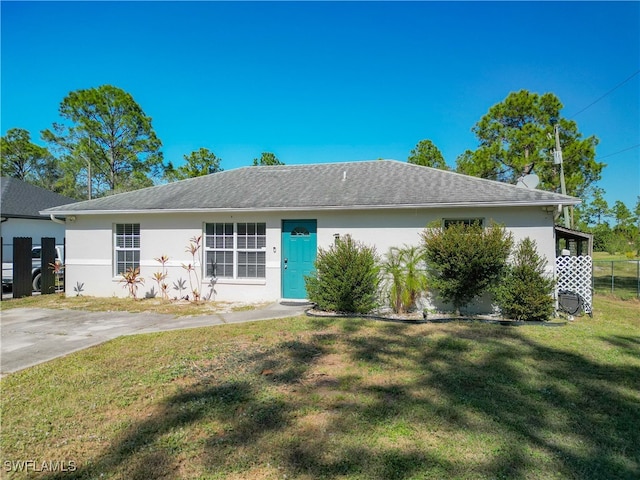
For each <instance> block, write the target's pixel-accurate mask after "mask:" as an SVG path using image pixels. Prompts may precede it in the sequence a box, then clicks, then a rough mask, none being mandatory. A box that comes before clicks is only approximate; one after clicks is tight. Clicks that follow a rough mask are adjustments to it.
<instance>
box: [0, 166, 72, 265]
mask: <svg viewBox="0 0 640 480" xmlns="http://www.w3.org/2000/svg"><path fill="white" fill-rule="evenodd" d="M75 201H76V200H74V199H73V198H70V197H65V196H63V195H59V194H57V193H54V192H50V191H49V190H45V189H44V188H40V187H36V186H35V185H31V184H30V183H26V182H23V181H22V180H18V179H17V178H10V177H0V220H1V221H2V223H0V233H1V235H2V261H3V262H12V261H13V237H31V238H32V239H33V240H32V241H33V245H40V239H41V238H42V237H53V238H55V239H56V244H62V243H63V242H64V233H65V226H64V224H60V223H56V222H54V221H52V220H51V218H50V216H49V215H41V214H40V211H41V210H44V209H46V208H51V207H56V206H58V205H64V204H69V203H71V202H75Z"/></svg>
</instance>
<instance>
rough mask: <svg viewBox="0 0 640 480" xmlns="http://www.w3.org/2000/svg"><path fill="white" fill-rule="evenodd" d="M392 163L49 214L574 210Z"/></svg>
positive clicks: (268, 176) (300, 170) (206, 182)
mask: <svg viewBox="0 0 640 480" xmlns="http://www.w3.org/2000/svg"><path fill="white" fill-rule="evenodd" d="M577 203H579V200H578V199H576V198H573V197H568V196H564V195H558V194H555V193H550V192H544V191H541V190H528V189H525V188H520V187H516V186H514V185H507V184H505V183H500V182H494V181H490V180H484V179H480V178H475V177H470V176H467V175H461V174H458V173H454V172H447V171H443V170H437V169H433V168H427V167H422V166H418V165H412V164H409V163H405V162H398V161H394V160H377V161H365V162H350V163H327V164H314V165H281V166H263V167H253V166H252V167H244V168H238V169H235V170H228V171H224V172H219V173H214V174H211V175H206V176H203V177H197V178H191V179H187V180H182V181H179V182H174V183H169V184H166V185H159V186H156V187H150V188H145V189H142V190H137V191H134V192H127V193H121V194H118V195H113V196H109V197H103V198H99V199H95V200H88V201H84V202H78V203H75V204H73V205H65V206H63V207H57V208H52V209H49V211H50V212H56V213H59V214H64V213H111V212H136V211H158V212H159V211H167V210H168V211H201V210H262V211H266V210H315V209H349V208H406V207H417V206H426V207H429V206H431V207H435V206H502V205H558V204H565V205H567V204H577Z"/></svg>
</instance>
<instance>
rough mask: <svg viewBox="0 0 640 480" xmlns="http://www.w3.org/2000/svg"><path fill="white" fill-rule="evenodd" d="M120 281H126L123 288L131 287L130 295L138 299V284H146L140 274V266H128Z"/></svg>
mask: <svg viewBox="0 0 640 480" xmlns="http://www.w3.org/2000/svg"><path fill="white" fill-rule="evenodd" d="M120 283H124V285H123V286H122V288H128V289H129V295H130V296H131V297H132V298H133V299H134V300H136V299H137V298H138V297H137V292H138V286H139V285H143V284H144V278H142V277H141V276H140V269H139V268H137V267H136V268H132V267H130V268H128V269H127V271H126V272H124V273H123V274H122V278H121V279H120Z"/></svg>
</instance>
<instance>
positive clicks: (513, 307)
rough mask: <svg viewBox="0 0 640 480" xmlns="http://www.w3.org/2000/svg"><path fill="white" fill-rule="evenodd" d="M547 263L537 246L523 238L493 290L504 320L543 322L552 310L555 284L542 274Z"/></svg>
mask: <svg viewBox="0 0 640 480" xmlns="http://www.w3.org/2000/svg"><path fill="white" fill-rule="evenodd" d="M546 263H547V262H546V259H544V258H542V257H540V255H539V254H538V250H537V248H536V242H535V241H533V240H531V239H530V238H525V239H524V240H523V241H522V242H520V243H519V244H518V246H517V247H516V250H515V252H514V255H513V262H512V263H511V265H509V266H508V267H507V271H506V275H505V276H504V277H503V278H502V281H501V282H500V285H499V286H498V287H497V288H496V290H495V292H494V293H495V300H496V304H497V305H498V306H499V307H500V310H501V311H502V314H503V316H505V317H507V318H511V319H514V320H530V321H532V320H535V321H545V320H548V319H549V317H550V316H551V314H552V312H553V308H554V301H553V297H552V296H551V295H552V293H553V290H554V286H555V282H554V280H553V279H552V278H549V276H548V275H546V274H545V265H546Z"/></svg>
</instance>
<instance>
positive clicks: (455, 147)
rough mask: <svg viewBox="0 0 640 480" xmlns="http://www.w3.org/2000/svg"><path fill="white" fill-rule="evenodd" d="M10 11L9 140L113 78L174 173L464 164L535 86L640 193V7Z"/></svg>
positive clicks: (617, 181) (622, 196) (5, 47)
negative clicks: (187, 160)
mask: <svg viewBox="0 0 640 480" xmlns="http://www.w3.org/2000/svg"><path fill="white" fill-rule="evenodd" d="M0 8H1V15H2V25H1V26H2V32H1V40H2V46H1V54H2V57H1V67H2V77H1V101H2V103H1V119H0V122H1V123H0V127H1V130H2V134H3V135H4V134H5V133H6V131H7V130H8V129H10V128H15V127H19V128H25V129H27V130H29V131H30V132H31V134H32V137H33V139H34V140H35V141H37V142H40V140H39V132H40V131H41V130H43V129H46V128H50V127H51V124H52V123H53V122H55V121H59V120H60V118H59V116H58V106H59V104H60V102H61V101H62V99H63V98H64V97H65V96H66V95H67V94H68V93H69V92H71V91H73V90H77V89H83V88H91V87H96V86H99V85H104V84H111V85H115V86H118V87H120V88H122V89H124V90H126V91H127V92H129V93H131V94H132V95H133V97H134V98H135V100H136V101H137V102H138V103H139V104H140V105H141V107H142V108H143V110H144V111H145V113H146V114H147V115H149V116H151V117H152V118H153V126H154V128H155V130H156V133H157V134H158V136H159V138H160V139H161V140H162V142H163V151H164V155H165V159H166V160H170V161H172V162H173V163H174V164H175V165H178V164H180V163H181V161H182V157H183V155H185V154H188V153H190V152H192V151H194V150H197V149H199V148H200V147H206V148H208V149H210V150H211V151H213V152H214V153H215V154H216V155H217V156H218V157H221V158H222V167H223V168H224V169H226V170H229V169H233V168H237V167H240V166H245V165H249V164H251V162H252V160H253V158H256V157H259V155H260V153H261V152H263V151H269V152H273V153H275V154H276V156H277V157H278V158H279V159H280V160H282V161H283V162H285V163H287V164H300V163H323V162H336V161H351V160H368V159H377V158H393V159H398V160H406V159H407V156H408V155H409V152H410V150H411V149H412V148H414V146H415V145H416V144H417V143H418V141H420V140H422V139H430V140H432V141H433V142H434V143H435V144H436V145H437V146H438V148H440V150H441V151H442V153H443V154H444V156H445V159H446V160H447V163H449V164H450V165H452V166H454V165H455V160H456V158H457V157H458V155H460V154H461V153H462V152H464V151H465V150H466V149H474V148H476V147H477V141H476V138H475V136H474V135H473V133H472V132H471V128H472V127H473V125H474V124H475V123H476V122H477V121H478V120H479V119H480V118H481V117H482V116H483V115H484V114H485V113H487V111H488V109H489V108H490V107H491V106H492V105H494V104H496V103H498V102H500V101H502V100H504V98H505V97H506V96H507V95H508V94H509V93H510V92H512V91H518V90H520V89H527V90H529V91H532V92H536V93H545V92H553V93H554V94H556V95H557V96H558V97H559V98H560V100H561V101H562V102H563V104H564V107H565V108H564V110H563V112H562V113H563V116H565V117H568V118H573V120H575V121H576V122H577V123H578V127H579V130H580V131H581V132H582V133H583V135H584V136H590V135H596V136H597V137H598V138H599V139H600V144H599V146H598V148H597V156H598V157H599V158H602V161H603V162H606V163H607V164H608V166H607V167H606V168H605V170H604V174H603V179H602V181H601V182H599V186H601V187H602V188H604V189H605V190H606V192H607V195H606V198H607V200H608V201H609V203H610V204H613V203H614V202H615V200H622V201H624V202H625V203H626V204H627V206H629V207H630V208H632V207H633V206H634V205H635V202H636V197H637V195H638V194H640V146H639V144H640V75H639V74H636V75H635V76H633V75H634V73H636V72H638V70H639V69H640V3H638V2H619V3H617V2H603V3H600V2H567V3H560V2H513V3H512V2H495V3H494V2H477V3H466V2H442V3H440V2H406V3H396V2H393V3H392V2H349V3H347V2H319V3H315V2H313V3H312V2H280V3H270V2H258V3H250V2H191V3H186V2H104V3H97V2H86V3H85V2H67V3H59V2H39V3H31V2H14V1H2V3H1V7H0ZM631 76H633V77H632V78H631V79H630V80H629V81H627V82H626V83H624V84H623V85H621V86H620V87H619V88H617V89H615V90H614V91H613V92H611V93H609V94H608V95H606V96H605V97H604V98H602V99H601V100H599V101H597V102H596V103H595V104H593V105H592V106H590V107H589V105H590V104H592V103H593V102H594V101H596V100H598V99H599V98H600V97H602V96H603V95H605V94H607V93H608V92H610V91H611V90H612V89H613V88H614V87H616V86H618V85H619V84H620V83H621V82H623V81H624V80H625V79H628V78H629V77H631ZM585 107H588V108H586V110H584V111H581V110H583V109H584V108H585ZM622 150H626V151H624V152H623V153H618V152H620V151H622Z"/></svg>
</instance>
